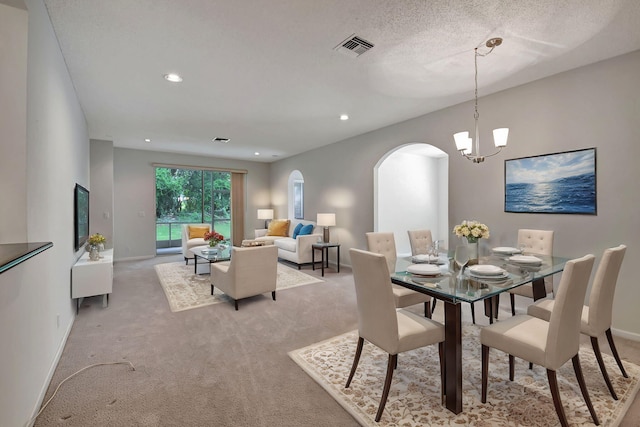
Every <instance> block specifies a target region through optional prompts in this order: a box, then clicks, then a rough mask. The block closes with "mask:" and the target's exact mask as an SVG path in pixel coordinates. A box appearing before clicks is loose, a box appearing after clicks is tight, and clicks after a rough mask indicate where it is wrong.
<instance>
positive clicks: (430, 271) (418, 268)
mask: <svg viewBox="0 0 640 427" xmlns="http://www.w3.org/2000/svg"><path fill="white" fill-rule="evenodd" d="M407 271H408V272H409V273H412V274H419V275H421V276H437V275H438V274H440V273H441V271H440V268H439V267H438V266H437V265H433V264H411V265H410V266H409V267H407Z"/></svg>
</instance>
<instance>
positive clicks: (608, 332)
mask: <svg viewBox="0 0 640 427" xmlns="http://www.w3.org/2000/svg"><path fill="white" fill-rule="evenodd" d="M605 334H606V335H607V341H609V348H611V353H613V357H614V358H615V359H616V362H617V363H618V367H619V368H620V372H622V376H623V377H625V378H629V375H627V371H625V370H624V366H622V360H620V356H618V350H616V345H615V344H614V342H613V335H612V334H611V328H609V329H607V330H606V331H605Z"/></svg>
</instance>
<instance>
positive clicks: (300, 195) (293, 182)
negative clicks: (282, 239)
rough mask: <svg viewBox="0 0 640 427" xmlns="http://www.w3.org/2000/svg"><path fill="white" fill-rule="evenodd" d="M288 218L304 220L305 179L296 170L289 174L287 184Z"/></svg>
mask: <svg viewBox="0 0 640 427" xmlns="http://www.w3.org/2000/svg"><path fill="white" fill-rule="evenodd" d="M287 189H288V190H287V193H288V194H287V215H288V216H287V218H296V219H303V218H304V177H303V176H302V172H300V171H299V170H297V169H296V170H294V171H292V172H291V173H290V174H289V182H288V184H287Z"/></svg>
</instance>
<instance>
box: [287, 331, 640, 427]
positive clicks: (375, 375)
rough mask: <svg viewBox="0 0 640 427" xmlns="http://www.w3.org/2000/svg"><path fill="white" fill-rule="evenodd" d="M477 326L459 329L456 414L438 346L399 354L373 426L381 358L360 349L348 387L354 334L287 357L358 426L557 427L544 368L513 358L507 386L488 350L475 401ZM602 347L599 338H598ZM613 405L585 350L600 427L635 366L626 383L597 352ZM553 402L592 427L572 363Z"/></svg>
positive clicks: (617, 413)
mask: <svg viewBox="0 0 640 427" xmlns="http://www.w3.org/2000/svg"><path fill="white" fill-rule="evenodd" d="M479 330H480V328H479V327H476V326H471V325H465V327H464V328H463V339H462V341H463V353H462V357H463V360H462V366H463V373H464V374H463V375H464V377H463V384H462V388H463V412H461V413H460V414H458V415H455V414H454V413H452V412H450V411H449V410H447V409H446V408H445V407H444V406H443V405H441V404H440V365H439V363H438V346H436V345H434V346H429V347H426V348H423V349H418V350H414V351H411V352H407V353H402V354H400V355H399V357H398V368H397V369H396V371H395V372H394V375H393V382H392V384H391V390H390V392H389V399H388V400H387V405H386V407H385V412H384V413H383V415H382V418H381V420H380V422H379V423H376V422H375V421H374V417H375V414H376V411H377V409H378V405H379V403H380V396H381V395H382V386H383V381H384V377H385V372H386V365H387V357H388V356H387V354H386V353H384V352H383V351H381V350H380V349H378V348H377V347H375V346H374V345H373V344H370V343H366V344H365V346H364V348H363V350H362V356H361V358H360V363H359V365H358V369H357V371H356V374H355V376H354V378H353V381H352V382H351V386H350V387H349V388H348V389H345V388H344V385H345V383H346V381H347V378H348V376H349V371H350V369H351V363H352V362H353V355H354V354H355V350H356V344H357V339H358V335H357V331H352V332H348V333H346V334H343V335H340V336H337V337H334V338H331V339H329V340H326V341H323V342H320V343H317V344H313V345H310V346H308V347H305V348H302V349H299V350H294V351H291V352H290V353H289V356H290V357H291V358H292V359H293V360H294V361H295V362H296V363H297V364H298V365H300V367H301V368H302V369H304V370H305V371H306V372H307V374H309V375H310V376H311V377H312V378H313V379H314V380H315V381H316V382H318V384H320V385H321V386H322V387H323V388H324V389H325V390H326V391H327V392H328V393H329V394H330V395H331V396H332V397H333V398H334V399H336V400H337V401H338V402H339V403H340V404H341V405H342V406H343V407H344V408H345V409H346V410H347V411H349V413H350V414H351V415H353V417H354V418H355V419H356V420H357V421H358V422H359V423H360V424H361V425H363V426H407V427H408V426H452V425H460V426H462V425H464V426H469V425H471V426H480V427H489V426H557V425H560V422H559V421H558V417H557V415H556V412H555V409H554V406H553V399H552V397H551V392H550V391H549V385H548V380H547V375H546V370H545V369H544V368H541V367H539V366H534V368H533V370H529V368H528V366H529V364H528V363H527V362H524V361H522V360H519V359H516V364H515V367H516V370H515V377H514V381H513V382H511V381H509V362H508V357H507V355H506V354H505V353H502V352H501V351H498V350H495V349H492V350H491V354H490V357H489V369H490V374H489V387H488V396H487V403H486V404H483V403H482V402H481V401H480V397H481V396H480V395H481V391H482V386H481V384H482V383H481V376H482V371H481V352H480V348H481V347H480V342H479V337H478V334H479ZM604 345H605V346H606V345H607V344H606V340H605V344H604ZM603 357H604V359H605V364H606V366H607V370H608V372H609V376H610V377H611V381H612V382H613V387H614V389H615V390H616V393H617V394H618V398H619V399H620V400H618V401H615V400H613V398H612V397H611V395H610V394H609V391H608V389H607V387H606V385H605V383H604V379H603V378H602V374H601V373H600V369H599V368H598V365H597V362H596V359H595V356H594V355H593V350H592V349H591V346H590V345H589V344H587V345H586V346H583V348H581V350H580V362H581V365H582V370H583V375H584V377H585V381H586V383H587V387H588V390H589V395H590V397H591V401H592V403H593V405H594V407H595V411H596V414H597V415H598V417H599V419H600V425H601V426H617V425H618V424H619V423H620V421H621V419H622V417H623V416H624V413H625V412H626V411H627V409H628V407H629V405H630V404H631V402H633V399H634V397H635V395H636V393H637V391H638V386H639V382H638V378H639V377H640V367H639V366H637V365H634V364H631V363H629V362H625V361H624V360H623V363H624V365H625V369H626V371H627V374H629V378H624V377H623V376H622V375H621V374H620V370H619V369H618V367H617V365H616V363H615V360H614V359H613V357H611V356H609V355H607V354H603ZM558 384H559V387H560V396H561V399H562V403H563V405H564V408H565V414H566V415H567V418H568V421H569V424H570V425H572V426H592V425H594V424H593V420H592V419H591V417H590V415H589V411H588V409H587V407H586V405H585V403H584V400H583V399H582V394H581V393H580V388H579V386H578V383H577V380H576V377H575V374H574V372H573V365H572V364H571V362H570V361H569V362H568V363H566V364H565V365H564V366H563V367H562V368H561V369H560V370H559V371H558Z"/></svg>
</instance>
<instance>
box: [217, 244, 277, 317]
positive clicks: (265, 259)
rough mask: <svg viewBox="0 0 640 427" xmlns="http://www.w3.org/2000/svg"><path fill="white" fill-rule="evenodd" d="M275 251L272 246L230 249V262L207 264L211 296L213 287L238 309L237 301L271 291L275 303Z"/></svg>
mask: <svg viewBox="0 0 640 427" xmlns="http://www.w3.org/2000/svg"><path fill="white" fill-rule="evenodd" d="M277 278H278V248H276V247H275V246H273V245H268V246H256V247H251V248H237V247H234V248H233V249H232V251H231V261H228V262H217V263H213V264H211V295H213V289H214V286H215V287H217V288H218V289H220V290H221V291H222V292H224V293H225V294H227V295H229V296H230V297H231V298H232V299H233V300H234V303H235V308H236V310H237V309H238V300H239V299H242V298H248V297H252V296H255V295H260V294H263V293H265V292H271V297H272V298H273V300H274V301H275V300H276V281H277Z"/></svg>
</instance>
